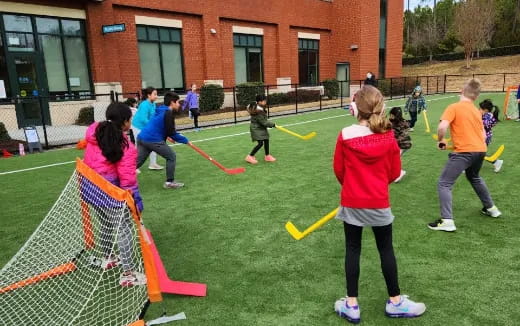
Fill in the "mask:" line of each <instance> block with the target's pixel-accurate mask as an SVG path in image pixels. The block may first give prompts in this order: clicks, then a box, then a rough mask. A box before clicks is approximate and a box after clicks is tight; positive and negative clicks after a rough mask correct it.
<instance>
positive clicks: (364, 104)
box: [356, 85, 392, 134]
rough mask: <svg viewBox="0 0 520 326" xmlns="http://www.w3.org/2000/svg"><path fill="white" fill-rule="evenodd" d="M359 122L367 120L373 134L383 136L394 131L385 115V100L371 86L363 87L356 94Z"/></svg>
mask: <svg viewBox="0 0 520 326" xmlns="http://www.w3.org/2000/svg"><path fill="white" fill-rule="evenodd" d="M356 106H357V108H358V120H366V121H367V122H368V127H369V128H370V130H371V131H372V132H373V133H376V134H381V133H384V132H387V131H389V130H391V129H392V123H391V122H390V121H389V120H388V118H387V117H386V115H385V106H384V98H383V95H382V94H381V92H380V91H379V90H378V89H377V88H375V87H373V86H370V85H363V87H361V89H360V90H359V91H358V92H357V93H356Z"/></svg>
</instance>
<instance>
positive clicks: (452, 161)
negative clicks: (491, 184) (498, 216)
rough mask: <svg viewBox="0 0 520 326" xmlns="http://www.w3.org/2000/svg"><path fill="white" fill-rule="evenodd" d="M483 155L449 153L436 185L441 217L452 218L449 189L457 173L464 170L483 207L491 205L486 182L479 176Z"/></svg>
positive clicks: (455, 179)
mask: <svg viewBox="0 0 520 326" xmlns="http://www.w3.org/2000/svg"><path fill="white" fill-rule="evenodd" d="M485 156H486V153H480V152H471V153H450V154H449V159H448V162H447V163H446V166H445V167H444V170H443V171H442V174H441V177H440V178H439V183H438V185H437V191H438V192H439V200H440V206H441V217H442V218H446V219H452V218H453V213H452V194H451V190H452V188H453V185H454V184H455V181H457V178H458V177H459V175H461V174H462V171H466V179H468V181H469V182H470V183H471V186H472V187H473V189H474V190H475V192H476V193H477V196H478V198H480V201H481V202H482V204H483V205H484V207H485V208H491V207H493V205H494V204H493V200H492V199H491V195H490V194H489V190H488V188H487V186H486V183H485V182H484V180H483V179H482V178H481V177H480V176H479V172H480V168H481V167H482V163H483V162H484V157H485Z"/></svg>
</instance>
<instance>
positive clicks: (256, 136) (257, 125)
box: [249, 109, 275, 141]
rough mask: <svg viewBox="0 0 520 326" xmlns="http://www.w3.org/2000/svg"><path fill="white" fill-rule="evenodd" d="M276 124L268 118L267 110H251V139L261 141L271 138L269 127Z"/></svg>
mask: <svg viewBox="0 0 520 326" xmlns="http://www.w3.org/2000/svg"><path fill="white" fill-rule="evenodd" d="M274 126H275V124H274V122H272V121H269V120H268V119H267V114H266V113H265V111H263V110H260V109H257V110H255V111H254V112H251V125H250V126H249V130H250V131H251V140H253V141H259V140H266V139H269V132H267V128H274Z"/></svg>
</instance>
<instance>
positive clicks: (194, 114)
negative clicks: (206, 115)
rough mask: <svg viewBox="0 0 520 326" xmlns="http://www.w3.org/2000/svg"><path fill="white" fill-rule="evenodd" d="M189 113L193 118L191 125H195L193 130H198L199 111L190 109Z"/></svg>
mask: <svg viewBox="0 0 520 326" xmlns="http://www.w3.org/2000/svg"><path fill="white" fill-rule="evenodd" d="M190 111H191V116H192V117H193V124H194V125H195V128H198V127H199V115H200V112H199V109H198V108H192V109H190Z"/></svg>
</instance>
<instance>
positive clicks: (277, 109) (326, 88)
mask: <svg viewBox="0 0 520 326" xmlns="http://www.w3.org/2000/svg"><path fill="white" fill-rule="evenodd" d="M471 77H475V78H479V79H480V80H481V82H482V86H483V87H482V91H483V92H503V91H505V90H506V88H507V87H508V86H512V85H518V84H520V73H501V74H474V75H448V74H446V75H439V76H413V77H399V78H388V79H381V80H378V81H377V82H378V84H377V87H378V88H379V89H380V90H381V92H382V93H383V95H384V96H385V97H386V98H387V99H399V98H406V97H408V96H409V95H410V94H411V93H412V91H413V89H414V88H415V87H416V86H417V85H421V87H422V89H423V93H424V94H426V95H434V94H444V93H457V92H460V89H461V87H462V85H463V84H464V82H465V81H466V80H467V79H468V78H471ZM362 85H363V81H361V80H350V81H335V80H327V81H324V82H322V83H320V84H319V85H317V86H304V85H299V84H284V85H261V84H258V85H254V86H245V85H238V86H235V87H228V88H222V87H219V86H208V87H203V88H202V89H200V101H199V104H200V111H201V116H200V117H199V127H202V128H204V127H213V126H218V125H227V124H237V123H241V122H247V121H249V114H248V112H247V104H249V103H250V102H252V101H254V100H255V97H256V95H257V94H261V93H263V94H265V95H266V97H267V108H266V109H267V113H268V116H269V117H277V116H285V115H293V114H299V113H305V112H312V111H321V110H327V109H334V108H344V107H346V106H347V105H348V104H349V102H350V96H351V95H352V94H353V93H354V92H356V91H357V90H358V89H359V88H360V87H361V86H362ZM130 97H133V98H135V99H137V100H139V93H138V92H133V93H117V92H111V93H107V94H92V95H82V96H76V97H71V96H69V97H64V96H60V97H58V96H55V97H53V96H48V97H43V96H39V97H32V98H31V97H24V98H20V97H17V98H8V99H1V100H0V123H1V124H3V125H4V127H5V129H6V130H7V133H8V135H9V136H10V137H11V138H12V139H13V141H11V142H10V143H8V144H11V147H9V146H7V145H6V142H5V141H2V140H0V149H1V148H9V149H11V150H14V151H17V146H18V144H19V143H23V142H24V140H25V134H24V131H23V127H25V126H36V128H37V130H38V134H39V136H40V142H41V143H42V144H43V146H44V148H51V147H57V146H63V145H70V144H75V143H77V142H78V141H79V140H81V139H82V138H83V137H84V135H85V131H86V129H87V127H88V125H90V124H91V123H92V122H94V121H99V120H104V119H105V110H106V108H107V106H108V105H109V104H110V103H112V102H115V101H124V100H126V99H127V98H130ZM181 98H183V96H182V95H181ZM161 101H162V99H161V98H159V100H158V101H157V102H158V104H160V103H161ZM22 114H23V116H22ZM176 125H177V128H178V129H179V130H189V129H193V128H194V125H193V121H192V120H190V118H189V115H188V110H183V111H180V112H179V113H178V115H177V117H176ZM1 133H2V125H0V139H2V138H1V136H2V135H1ZM15 145H16V146H15ZM13 147H16V148H13ZM9 149H8V150H9Z"/></svg>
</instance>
